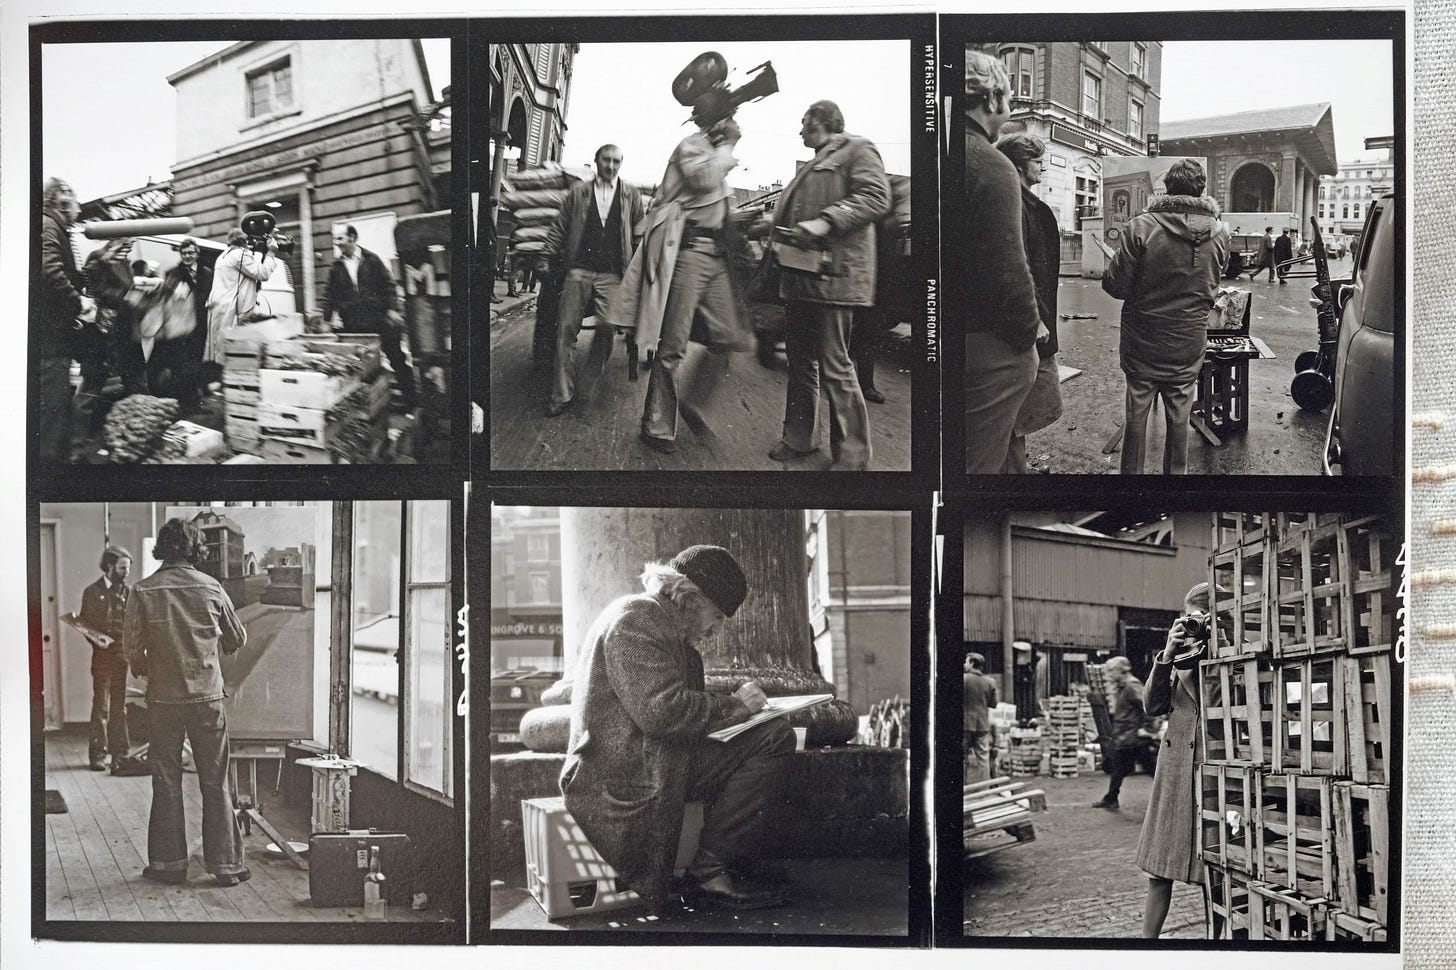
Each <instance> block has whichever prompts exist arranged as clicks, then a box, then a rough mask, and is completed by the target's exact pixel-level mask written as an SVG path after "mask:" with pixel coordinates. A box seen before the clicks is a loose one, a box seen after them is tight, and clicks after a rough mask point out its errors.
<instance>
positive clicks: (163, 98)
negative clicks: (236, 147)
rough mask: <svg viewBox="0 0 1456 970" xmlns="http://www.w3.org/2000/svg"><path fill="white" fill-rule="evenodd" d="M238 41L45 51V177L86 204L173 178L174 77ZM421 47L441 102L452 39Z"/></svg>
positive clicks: (47, 47) (58, 46)
mask: <svg viewBox="0 0 1456 970" xmlns="http://www.w3.org/2000/svg"><path fill="white" fill-rule="evenodd" d="M232 43H233V42H232V41H216V40H210V41H203V42H180V41H177V42H166V43H137V44H121V43H118V44H47V45H45V47H43V48H42V50H41V54H42V57H41V85H42V86H41V92H42V95H41V96H42V111H43V117H44V125H45V129H44V131H43V132H42V137H41V153H42V159H43V162H42V171H43V172H44V173H45V174H46V175H48V176H49V175H58V176H60V177H61V178H64V179H66V180H67V181H69V182H70V183H71V187H72V188H74V189H75V190H76V197H77V198H78V199H80V200H82V201H83V202H84V201H86V200H88V199H95V198H99V197H100V196H103V195H110V194H111V193H113V192H122V191H125V190H127V189H135V188H140V187H141V186H143V185H146V184H147V180H148V179H149V178H150V179H151V180H152V181H155V182H163V181H166V180H167V179H169V178H171V177H172V163H173V162H175V161H177V157H176V148H177V132H176V128H177V103H176V93H175V92H174V91H173V89H172V86H171V85H170V84H168V83H167V77H168V76H169V75H171V74H174V73H176V72H177V71H179V70H181V69H182V68H184V67H186V66H187V65H189V64H192V63H195V62H197V61H199V60H201V59H202V58H204V57H206V56H208V55H209V54H214V53H216V52H217V51H220V50H224V49H226V48H228V47H230V46H232ZM421 44H422V46H423V48H424V51H425V62H426V66H427V67H428V69H429V72H430V84H431V86H432V87H433V88H434V91H433V92H432V95H433V96H434V97H436V98H438V97H439V96H440V90H441V89H442V88H443V87H445V86H446V85H447V84H449V83H450V41H449V40H448V39H446V38H428V39H425V40H422V41H421ZM122 92H124V94H123V93H122Z"/></svg>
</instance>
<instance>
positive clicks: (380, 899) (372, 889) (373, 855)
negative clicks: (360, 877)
mask: <svg viewBox="0 0 1456 970" xmlns="http://www.w3.org/2000/svg"><path fill="white" fill-rule="evenodd" d="M364 918H365V919H384V873H383V872H381V871H380V869H379V846H377V845H371V846H370V847H369V874H368V875H367V876H365V877H364Z"/></svg>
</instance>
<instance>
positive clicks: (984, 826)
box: [961, 778, 1046, 859]
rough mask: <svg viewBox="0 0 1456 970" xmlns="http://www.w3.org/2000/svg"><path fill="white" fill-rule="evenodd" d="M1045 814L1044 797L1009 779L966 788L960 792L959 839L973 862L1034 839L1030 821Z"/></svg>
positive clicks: (1044, 795) (1040, 792) (994, 780)
mask: <svg viewBox="0 0 1456 970" xmlns="http://www.w3.org/2000/svg"><path fill="white" fill-rule="evenodd" d="M1045 810H1046V794H1045V793H1044V792H1042V791H1041V790H1040V789H1028V788H1027V787H1026V784H1025V782H1019V781H1012V780H1011V779H1009V778H992V779H990V780H989V781H982V782H977V783H976V784H974V785H966V786H964V787H963V788H962V791H961V820H962V821H961V838H962V844H963V845H964V847H965V857H966V858H967V859H973V858H975V857H976V856H982V855H986V854H987V853H989V852H995V851H996V850H998V849H1004V848H1007V847H1008V846H1012V845H1017V844H1019V843H1022V842H1030V841H1032V840H1033V839H1035V838H1036V829H1035V828H1034V827H1033V826H1032V821H1031V817H1032V814H1033V813H1035V812H1042V811H1045Z"/></svg>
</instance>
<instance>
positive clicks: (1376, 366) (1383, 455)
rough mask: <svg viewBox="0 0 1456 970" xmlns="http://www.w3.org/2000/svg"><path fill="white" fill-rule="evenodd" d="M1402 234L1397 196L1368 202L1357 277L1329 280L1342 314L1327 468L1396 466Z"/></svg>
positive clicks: (1353, 470)
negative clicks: (1397, 243) (1398, 255)
mask: <svg viewBox="0 0 1456 970" xmlns="http://www.w3.org/2000/svg"><path fill="white" fill-rule="evenodd" d="M1399 232H1400V224H1399V220H1398V219H1397V217H1396V211H1395V196H1394V194H1393V193H1387V194H1386V195H1384V196H1382V197H1381V198H1380V199H1379V200H1377V201H1376V203H1375V204H1374V205H1373V206H1371V207H1370V213H1369V215H1367V216H1366V217H1365V225H1364V227H1363V228H1362V229H1361V232H1360V236H1359V237H1358V238H1359V239H1360V240H1361V245H1360V246H1359V248H1358V249H1357V250H1356V261H1355V267H1354V272H1353V275H1352V277H1351V278H1350V279H1347V280H1334V281H1331V286H1332V287H1334V289H1335V294H1334V295H1335V305H1336V307H1337V309H1338V312H1339V314H1340V338H1339V346H1338V350H1337V352H1336V357H1335V400H1334V404H1333V405H1332V406H1331V407H1330V424H1329V430H1328V432H1327V434H1326V437H1325V452H1324V471H1325V473H1326V474H1343V475H1389V474H1390V473H1391V470H1392V468H1393V467H1394V449H1395V442H1396V437H1395V418H1396V414H1395V411H1396V408H1397V406H1398V402H1397V401H1396V380H1395V357H1396V346H1397V341H1398V339H1399V337H1398V335H1397V330H1398V329H1403V328H1401V327H1399V324H1398V321H1397V318H1396V313H1395V306H1396V286H1397V285H1398V279H1397V277H1396V273H1395V238H1396V236H1397V235H1398V234H1399Z"/></svg>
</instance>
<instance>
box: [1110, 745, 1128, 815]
mask: <svg viewBox="0 0 1456 970" xmlns="http://www.w3.org/2000/svg"><path fill="white" fill-rule="evenodd" d="M1132 769H1133V751H1132V749H1131V748H1114V749H1113V751H1112V777H1111V778H1109V779H1108V782H1107V795H1106V801H1109V802H1115V801H1117V796H1118V795H1119V794H1120V793H1121V792H1122V782H1123V779H1125V778H1126V777H1127V776H1128V775H1130V774H1132Z"/></svg>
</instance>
